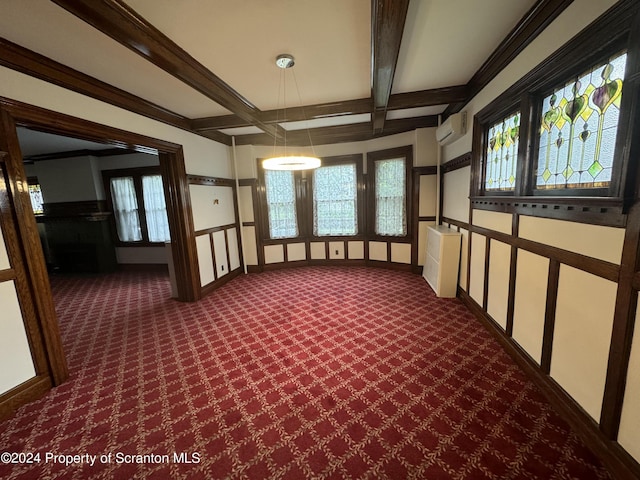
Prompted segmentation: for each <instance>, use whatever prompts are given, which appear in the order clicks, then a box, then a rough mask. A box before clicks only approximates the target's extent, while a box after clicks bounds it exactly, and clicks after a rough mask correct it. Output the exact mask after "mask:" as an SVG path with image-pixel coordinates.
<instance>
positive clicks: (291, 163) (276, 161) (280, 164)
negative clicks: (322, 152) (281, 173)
mask: <svg viewBox="0 0 640 480" xmlns="http://www.w3.org/2000/svg"><path fill="white" fill-rule="evenodd" d="M320 163H321V162H320V159H319V158H317V157H307V156H302V155H288V156H282V157H272V158H267V159H265V160H263V161H262V168H264V169H265V170H309V169H312V168H318V167H319V166H320Z"/></svg>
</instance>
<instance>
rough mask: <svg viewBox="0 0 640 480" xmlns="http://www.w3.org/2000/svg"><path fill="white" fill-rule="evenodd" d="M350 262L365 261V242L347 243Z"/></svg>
mask: <svg viewBox="0 0 640 480" xmlns="http://www.w3.org/2000/svg"><path fill="white" fill-rule="evenodd" d="M347 252H348V254H349V257H348V258H349V260H364V242H361V241H355V242H347Z"/></svg>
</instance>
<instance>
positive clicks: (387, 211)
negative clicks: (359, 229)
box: [375, 158, 407, 237]
mask: <svg viewBox="0 0 640 480" xmlns="http://www.w3.org/2000/svg"><path fill="white" fill-rule="evenodd" d="M405 168H406V167H405V159H404V158H396V159H390V160H379V161H377V162H375V189H376V233H377V234H378V235H389V236H398V237H400V236H404V235H406V234H407V212H406V204H407V202H406V191H407V188H406V183H407V182H406V178H407V177H406V169H405Z"/></svg>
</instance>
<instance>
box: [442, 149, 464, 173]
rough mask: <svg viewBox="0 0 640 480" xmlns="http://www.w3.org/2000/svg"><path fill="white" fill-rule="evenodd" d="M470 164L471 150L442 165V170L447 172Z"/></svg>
mask: <svg viewBox="0 0 640 480" xmlns="http://www.w3.org/2000/svg"><path fill="white" fill-rule="evenodd" d="M469 165H471V152H467V153H463V154H462V155H460V156H457V157H456V158H453V159H451V160H449V161H448V162H446V163H443V164H442V165H440V172H441V173H442V174H445V173H449V172H453V171H454V170H458V169H460V168H464V167H468V166H469Z"/></svg>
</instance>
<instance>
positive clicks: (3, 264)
mask: <svg viewBox="0 0 640 480" xmlns="http://www.w3.org/2000/svg"><path fill="white" fill-rule="evenodd" d="M8 268H11V264H10V263H9V254H8V253H7V248H6V246H5V244H4V237H3V236H2V229H1V228H0V270H7V269H8Z"/></svg>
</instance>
